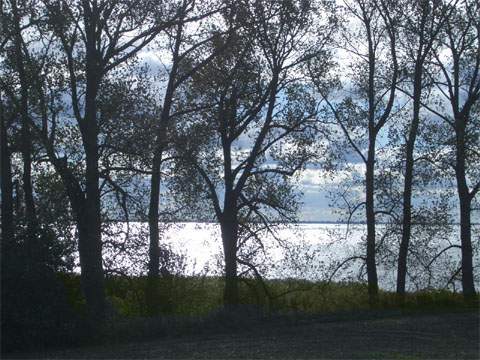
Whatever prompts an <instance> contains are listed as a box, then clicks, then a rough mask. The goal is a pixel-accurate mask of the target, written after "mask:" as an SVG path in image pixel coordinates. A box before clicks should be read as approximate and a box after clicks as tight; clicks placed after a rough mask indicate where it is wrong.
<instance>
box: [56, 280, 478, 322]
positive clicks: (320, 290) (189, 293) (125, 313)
mask: <svg viewBox="0 0 480 360" xmlns="http://www.w3.org/2000/svg"><path fill="white" fill-rule="evenodd" d="M60 277H61V278H62V282H63V283H64V284H65V289H66V291H67V294H68V299H69V302H70V303H71V304H72V305H73V306H74V308H76V309H77V311H80V312H81V311H82V308H83V302H82V298H81V293H80V279H79V277H78V276H76V275H70V274H69V275H66V274H62V275H60ZM146 280H147V279H146V277H130V278H126V277H108V278H107V280H106V291H107V298H108V303H109V311H110V313H111V314H112V315H113V316H119V317H144V316H146V315H147V313H146V304H145V301H144V299H145V296H144V291H145V287H146ZM158 287H159V297H158V302H159V308H160V309H161V314H163V315H168V316H181V317H203V316H206V315H207V314H209V313H211V312H212V311H216V310H218V309H219V308H220V307H221V306H222V291H223V280H222V278H218V277H169V278H160V279H158ZM240 305H242V306H243V307H254V308H257V309H260V310H261V311H262V312H264V313H291V312H297V313H306V314H324V313H337V312H354V311H362V310H369V309H370V310H371V307H370V306H369V302H368V292H367V286H366V284H362V283H357V282H340V283H325V282H310V281H302V280H294V279H290V280H266V281H265V283H263V282H259V281H256V280H254V279H243V280H242V281H241V282H240ZM477 305H478V298H477ZM471 306H472V305H471V304H466V303H465V301H464V299H463V296H462V294H461V293H453V292H451V291H447V290H428V291H427V290H426V291H420V292H415V293H407V294H406V296H405V299H404V302H403V304H402V305H401V306H400V304H399V302H398V298H397V296H396V294H395V293H392V292H386V291H380V294H379V301H378V306H377V307H376V309H377V310H382V309H397V308H400V307H401V308H402V309H404V310H418V311H421V310H427V311H430V310H442V309H443V310H454V309H465V308H467V307H471Z"/></svg>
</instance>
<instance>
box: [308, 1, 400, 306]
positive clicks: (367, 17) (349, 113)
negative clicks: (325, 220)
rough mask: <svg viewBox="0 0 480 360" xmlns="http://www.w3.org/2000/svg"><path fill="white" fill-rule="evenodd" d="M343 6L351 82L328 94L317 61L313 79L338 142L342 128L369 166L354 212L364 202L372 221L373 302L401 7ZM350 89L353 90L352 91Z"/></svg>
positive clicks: (370, 264)
mask: <svg viewBox="0 0 480 360" xmlns="http://www.w3.org/2000/svg"><path fill="white" fill-rule="evenodd" d="M344 11H345V12H346V16H347V18H349V19H350V21H349V22H346V23H345V25H344V27H343V29H342V34H341V37H342V39H341V40H340V44H339V48H341V49H344V50H346V51H347V52H348V53H349V54H350V55H352V56H354V58H355V60H353V61H351V63H350V65H349V67H350V70H351V71H352V74H351V75H352V76H351V78H350V79H349V80H350V81H351V85H350V86H345V87H343V88H342V87H341V86H339V81H338V80H334V81H333V87H337V92H336V93H337V96H338V97H339V98H340V99H342V98H343V100H342V101H337V100H333V99H332V97H333V96H334V95H333V94H334V92H333V91H331V90H330V91H331V93H330V94H329V92H328V91H329V88H330V89H331V88H332V82H328V81H326V80H325V79H324V78H322V77H320V76H318V75H317V74H316V73H317V70H316V68H315V64H313V65H312V66H311V68H310V73H311V78H312V80H313V83H314V85H315V87H316V89H317V91H318V93H319V94H320V97H321V99H322V101H324V102H325V104H326V105H325V111H326V112H327V113H330V114H331V116H332V117H333V118H334V120H335V122H336V124H337V125H338V129H337V131H334V132H333V134H334V136H336V137H335V139H334V140H333V142H337V141H338V133H339V132H340V133H341V134H343V136H344V137H345V139H346V142H347V144H346V145H347V146H348V147H349V148H350V149H351V151H352V152H353V153H354V154H355V155H356V156H358V157H359V159H360V161H361V163H362V164H363V165H364V166H365V178H364V181H365V201H364V202H361V203H360V204H358V205H356V206H355V212H356V211H357V210H358V209H359V208H361V207H363V206H364V207H365V218H366V224H367V237H366V242H367V244H366V264H367V277H368V293H369V298H370V303H371V304H372V305H374V304H375V303H376V302H377V297H378V276H377V265H376V258H375V257H376V248H377V242H376V233H377V230H376V221H377V217H378V216H379V215H381V214H382V213H384V211H381V209H377V208H376V205H375V193H376V187H377V185H376V181H375V172H376V169H375V167H376V163H377V158H376V155H377V142H378V141H379V138H380V137H381V131H382V129H384V127H385V125H386V124H387V122H388V120H389V119H391V118H392V117H391V115H392V110H393V109H394V106H395V94H396V87H397V85H398V82H399V79H400V67H399V64H398V60H397V51H398V50H397V41H398V40H397V38H398V30H399V29H398V25H399V21H400V11H399V8H398V6H397V5H395V4H393V3H390V2H387V1H380V0H379V1H363V0H358V1H346V2H344ZM350 94H351V95H350ZM342 151H344V149H342Z"/></svg>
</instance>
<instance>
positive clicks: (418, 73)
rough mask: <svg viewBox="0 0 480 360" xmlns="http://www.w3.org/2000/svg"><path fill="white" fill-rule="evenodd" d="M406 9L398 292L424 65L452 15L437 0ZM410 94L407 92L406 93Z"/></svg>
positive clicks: (406, 243) (404, 266)
mask: <svg viewBox="0 0 480 360" xmlns="http://www.w3.org/2000/svg"><path fill="white" fill-rule="evenodd" d="M404 11H406V12H408V11H411V14H408V15H407V16H406V17H405V21H404V25H403V27H402V28H403V37H402V40H403V41H402V46H403V47H404V49H405V55H406V57H407V59H408V62H409V64H412V65H413V69H412V83H413V85H412V88H413V89H412V93H411V98H412V102H413V104H412V107H413V108H412V120H411V122H410V124H409V130H408V135H407V139H406V146H405V166H404V172H405V175H404V187H403V217H402V238H401V241H400V250H399V254H398V270H397V294H399V295H400V296H401V298H402V299H403V296H404V294H405V280H406V274H407V256H408V249H409V244H410V237H411V232H412V230H411V227H412V187H413V182H414V181H413V179H414V165H415V160H414V150H415V142H416V139H417V136H418V128H419V124H420V109H421V102H422V98H423V96H422V94H423V92H424V88H425V76H424V72H425V66H426V62H428V61H429V60H430V58H431V56H432V49H433V47H434V46H435V44H436V40H437V36H438V34H439V33H440V31H441V29H442V27H443V24H444V22H445V20H446V18H447V17H448V16H449V10H448V6H444V5H443V4H440V3H439V2H436V1H432V2H430V1H422V2H413V3H409V2H407V3H406V4H405V8H404ZM407 93H408V92H407Z"/></svg>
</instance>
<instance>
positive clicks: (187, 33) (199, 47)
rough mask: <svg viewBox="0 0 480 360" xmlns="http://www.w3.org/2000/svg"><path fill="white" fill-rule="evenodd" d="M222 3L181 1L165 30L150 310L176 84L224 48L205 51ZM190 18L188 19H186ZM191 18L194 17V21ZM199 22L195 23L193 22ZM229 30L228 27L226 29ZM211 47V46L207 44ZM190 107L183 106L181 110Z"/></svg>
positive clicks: (154, 177)
mask: <svg viewBox="0 0 480 360" xmlns="http://www.w3.org/2000/svg"><path fill="white" fill-rule="evenodd" d="M224 7H225V6H224V5H223V4H222V3H221V2H216V1H213V2H208V3H207V2H205V3H204V4H202V6H201V7H200V6H198V5H196V4H195V2H193V1H184V2H183V3H182V5H181V7H180V8H179V10H178V17H179V22H178V24H176V25H175V27H174V28H173V29H172V31H171V32H169V33H168V34H167V39H168V40H167V44H168V48H167V49H166V51H168V53H169V55H170V56H171V65H170V69H169V70H168V75H167V76H168V78H167V83H166V88H165V95H164V97H163V101H162V106H161V111H160V114H159V116H158V124H156V133H155V138H154V144H155V147H154V150H153V158H152V163H151V166H150V169H151V177H150V201H149V214H148V224H149V232H150V244H149V264H148V277H149V281H148V287H147V289H146V297H147V299H146V300H147V304H148V307H149V312H150V313H155V312H157V311H158V309H156V301H155V298H157V297H158V294H157V289H156V284H157V278H158V276H159V270H160V269H159V264H160V241H159V240H160V236H159V220H160V216H159V215H160V213H159V208H160V206H159V205H160V183H161V166H162V163H163V162H165V157H166V154H167V153H168V147H169V146H170V144H169V142H170V143H171V141H169V140H168V138H169V136H168V128H169V126H170V123H171V121H172V117H174V116H172V109H173V108H174V106H175V104H174V103H175V100H174V98H175V96H176V93H177V90H178V88H179V87H181V86H182V85H183V84H184V83H185V82H187V81H188V80H189V79H190V78H191V77H192V76H193V75H194V74H195V73H196V72H197V71H199V70H200V69H201V68H203V67H205V66H206V65H207V64H208V63H209V62H210V61H212V59H213V58H214V57H215V56H216V55H217V53H218V52H221V51H223V50H225V46H224V47H223V48H219V49H215V51H213V52H212V53H211V54H209V53H208V50H209V44H210V43H212V42H213V41H214V40H215V39H216V38H218V37H219V36H220V35H221V32H220V31H219V30H215V29H214V30H209V29H208V26H209V25H210V26H211V25H212V24H210V22H211V18H212V17H213V16H214V15H215V14H216V13H217V12H219V11H220V10H221V9H222V8H224ZM189 18H191V19H189ZM192 20H195V22H193V21H192ZM202 20H203V21H204V22H205V21H206V22H207V26H205V25H203V26H202V25H201V21H202ZM196 22H198V24H197V23H196ZM193 26H195V33H192V31H191V30H189V29H188V28H187V27H190V28H192V27H193ZM228 31H229V30H228V29H227V30H226V32H228ZM210 49H211V47H210ZM191 111H192V110H186V109H183V112H184V113H185V112H187V113H189V112H191Z"/></svg>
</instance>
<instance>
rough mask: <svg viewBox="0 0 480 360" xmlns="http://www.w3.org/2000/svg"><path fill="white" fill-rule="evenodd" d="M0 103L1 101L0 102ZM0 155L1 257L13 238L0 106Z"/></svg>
mask: <svg viewBox="0 0 480 360" xmlns="http://www.w3.org/2000/svg"><path fill="white" fill-rule="evenodd" d="M0 101H1V100H0ZM0 121H1V123H0V126H1V128H0V153H1V160H0V161H1V174H0V176H1V178H0V179H1V190H2V194H1V195H2V256H3V255H4V254H3V249H4V247H5V245H6V244H11V243H12V242H13V238H14V227H13V184H12V162H11V156H10V149H9V148H8V134H7V119H6V118H5V114H4V113H3V104H0Z"/></svg>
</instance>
